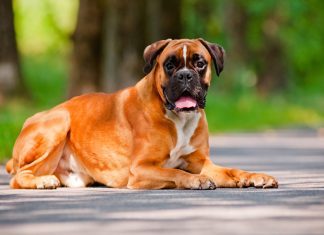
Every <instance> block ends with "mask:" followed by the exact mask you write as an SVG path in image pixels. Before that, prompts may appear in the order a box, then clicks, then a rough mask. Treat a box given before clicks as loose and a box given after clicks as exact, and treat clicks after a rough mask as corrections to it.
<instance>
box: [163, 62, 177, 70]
mask: <svg viewBox="0 0 324 235" xmlns="http://www.w3.org/2000/svg"><path fill="white" fill-rule="evenodd" d="M165 68H166V69H167V70H169V71H171V70H172V69H174V68H175V66H174V64H172V63H171V62H168V63H166V65H165Z"/></svg>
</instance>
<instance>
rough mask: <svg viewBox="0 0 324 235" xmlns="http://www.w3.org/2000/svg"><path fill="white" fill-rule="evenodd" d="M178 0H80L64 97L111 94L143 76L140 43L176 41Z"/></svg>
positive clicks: (141, 46)
mask: <svg viewBox="0 0 324 235" xmlns="http://www.w3.org/2000/svg"><path fill="white" fill-rule="evenodd" d="M180 3H181V1H180V0H154V1H153V0H136V1H135V0H134V1H130V0H80V8H79V15H78V22H77V27H76V30H75V33H74V35H73V41H74V50H73V54H72V69H71V74H70V84H69V89H68V90H69V96H74V95H78V94H81V93H86V92H92V91H98V90H100V91H106V92H113V91H116V90H118V89H121V88H124V87H127V86H131V85H134V84H135V83H136V81H138V80H139V79H141V78H142V77H143V76H144V73H143V71H142V67H143V65H144V61H143V58H142V54H143V51H144V48H145V46H146V45H148V44H150V43H152V42H154V41H156V40H159V39H164V38H170V37H171V38H179V37H180V28H181V27H180V24H181V21H180V17H181V14H180V13H181V12H180V7H181V5H180Z"/></svg>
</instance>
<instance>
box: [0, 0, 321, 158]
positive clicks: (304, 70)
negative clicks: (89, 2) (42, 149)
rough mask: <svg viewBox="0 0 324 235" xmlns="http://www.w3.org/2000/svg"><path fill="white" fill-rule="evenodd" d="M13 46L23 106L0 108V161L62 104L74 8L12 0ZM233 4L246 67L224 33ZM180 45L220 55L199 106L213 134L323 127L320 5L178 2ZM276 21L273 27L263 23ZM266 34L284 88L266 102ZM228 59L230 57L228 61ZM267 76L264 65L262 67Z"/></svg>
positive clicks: (294, 0)
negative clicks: (277, 53) (208, 46)
mask: <svg viewBox="0 0 324 235" xmlns="http://www.w3.org/2000/svg"><path fill="white" fill-rule="evenodd" d="M14 3H15V24H16V31H17V41H18V44H19V49H20V52H21V53H22V58H21V62H22V73H23V76H24V79H25V81H26V85H27V87H28V89H29V91H30V97H29V99H28V100H19V99H15V100H12V101H10V102H8V103H7V104H6V105H4V106H2V107H0V130H1V131H0V146H1V148H0V160H1V159H5V158H8V157H9V156H10V155H11V149H12V146H13V144H14V141H15V138H16V137H17V135H18V133H19V131H20V128H21V126H22V124H23V121H24V120H25V119H26V118H27V117H28V116H30V115H32V114H33V113H35V112H37V111H41V110H43V109H47V108H49V107H52V106H53V105H55V104H57V103H59V102H61V101H62V100H64V97H65V94H66V83H67V82H66V81H67V77H68V65H69V64H68V62H69V58H68V53H69V50H70V49H71V41H70V38H71V34H72V31H73V29H74V27H75V23H76V22H75V21H76V14H77V7H78V1H77V0H69V1H63V0H60V1H58V0H43V1H39V0H15V2H14ZM230 3H231V4H239V5H240V7H242V10H243V11H244V12H245V13H246V14H247V16H248V19H249V20H248V22H247V28H246V33H245V37H246V38H245V39H244V41H245V42H246V44H244V45H242V46H243V47H248V49H249V50H248V51H249V53H252V54H251V55H249V57H248V58H249V59H247V60H243V61H235V59H234V57H235V51H234V52H233V51H232V48H233V44H232V43H233V41H232V38H230V37H229V35H228V32H227V28H226V27H227V26H226V25H227V23H228V22H229V21H231V20H232V19H231V18H229V17H228V14H227V10H228V7H229V4H230ZM182 4H183V6H182V12H181V13H182V19H183V26H182V27H183V35H182V36H183V37H188V38H196V37H203V38H205V39H207V40H210V41H215V42H218V43H220V44H221V45H223V46H224V47H225V49H226V50H227V52H228V58H227V59H226V64H225V70H224V73H223V74H222V75H221V77H220V78H216V77H215V76H214V77H215V78H214V80H213V86H212V87H211V88H210V92H209V95H208V98H207V108H206V113H207V118H208V122H209V129H210V131H211V132H213V133H217V132H224V131H237V130H263V129H267V128H278V127H286V126H290V127H291V126H300V125H301V126H309V127H318V126H320V125H323V123H324V92H323V91H324V83H323V82H322V78H323V77H324V66H322V63H323V55H322V51H324V44H323V43H322V42H323V41H324V31H323V30H322V24H323V23H322V22H324V2H323V1H320V0H309V1H306V0H286V1H280V0H265V1H257V0H237V1H227V0H203V1H202V0H183V1H182ZM272 16H276V17H277V18H275V21H271V19H272V18H271V17H272ZM264 30H273V36H274V37H275V39H276V40H279V41H280V43H281V44H282V47H283V56H284V63H285V68H286V70H287V73H286V76H287V78H288V87H287V89H286V90H284V91H281V92H276V93H274V94H271V95H270V96H260V95H258V94H257V92H256V89H255V85H256V79H257V77H256V76H257V73H256V70H257V66H258V63H259V60H260V57H259V56H256V55H255V54H253V53H257V52H258V51H260V48H263V47H266V46H267V45H266V44H265V43H264V38H263V37H262V34H263V33H264ZM232 56H233V57H232ZM269 69H272V68H271V64H269Z"/></svg>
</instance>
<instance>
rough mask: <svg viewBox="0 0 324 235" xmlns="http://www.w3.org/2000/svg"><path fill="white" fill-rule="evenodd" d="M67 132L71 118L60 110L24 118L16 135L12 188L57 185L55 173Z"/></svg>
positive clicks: (12, 163)
mask: <svg viewBox="0 0 324 235" xmlns="http://www.w3.org/2000/svg"><path fill="white" fill-rule="evenodd" d="M69 130H70V115H69V112H68V111H67V110H65V109H64V108H62V107H59V108H54V109H52V110H50V111H46V112H42V113H38V114H36V115H34V116H32V117H31V118H29V119H27V121H26V122H25V124H24V126H23V129H22V131H21V133H20V135H19V136H18V138H17V140H16V143H15V146H14V150H13V158H12V160H10V161H9V163H8V164H10V165H11V166H9V167H7V169H8V170H9V169H10V170H11V172H10V173H11V174H13V175H14V176H13V178H12V179H11V181H10V186H11V187H12V188H25V189H36V188H39V189H52V188H56V187H58V186H59V185H60V181H59V180H58V178H57V177H56V176H54V174H53V173H54V172H55V170H56V167H57V165H58V162H59V160H60V158H61V156H62V152H63V149H64V146H65V142H66V138H67V136H68V132H69Z"/></svg>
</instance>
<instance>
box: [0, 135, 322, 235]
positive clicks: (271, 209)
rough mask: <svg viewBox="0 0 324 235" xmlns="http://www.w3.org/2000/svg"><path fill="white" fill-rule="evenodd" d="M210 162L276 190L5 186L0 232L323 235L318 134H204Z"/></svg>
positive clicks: (1, 181) (0, 194)
mask: <svg viewBox="0 0 324 235" xmlns="http://www.w3.org/2000/svg"><path fill="white" fill-rule="evenodd" d="M211 145H212V147H211V153H212V158H213V160H214V162H216V163H218V164H223V165H226V166H231V167H239V168H243V169H246V170H251V171H262V172H267V173H269V174H272V175H274V176H276V177H277V178H278V180H279V183H280V188H279V189H271V190H270V189H268V190H262V189H253V188H248V189H216V190H214V191H191V190H156V191H132V190H126V189H124V190H120V189H108V188H104V187H94V188H84V189H68V188H60V189H57V190H52V191H50V190H49V191H41V190H11V189H9V187H8V186H7V184H8V177H7V175H6V174H5V173H4V169H3V168H1V169H0V171H1V174H0V234H3V235H5V234H31V235H34V234H53V235H56V234H69V235H71V234H78V235H79V234H80V235H83V234H90V235H95V234H130V233H132V234H157V233H158V234H186V235H189V234H218V235H221V234H249V235H250V234H257V235H262V234H285V235H287V234H291V235H299V234H305V235H311V234H324V138H319V137H317V135H316V133H315V132H314V133H313V132H303V133H302V134H299V133H290V132H287V133H286V132H282V133H279V135H278V134H273V133H264V134H251V135H249V134H244V135H227V136H218V137H212V138H211Z"/></svg>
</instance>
